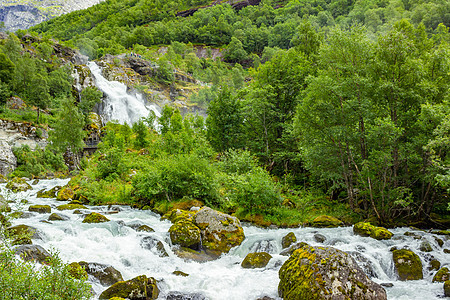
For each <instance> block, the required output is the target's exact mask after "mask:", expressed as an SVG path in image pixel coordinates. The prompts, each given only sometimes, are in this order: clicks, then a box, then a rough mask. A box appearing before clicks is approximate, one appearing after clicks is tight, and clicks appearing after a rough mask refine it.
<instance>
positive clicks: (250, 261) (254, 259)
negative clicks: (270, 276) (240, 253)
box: [241, 252, 272, 269]
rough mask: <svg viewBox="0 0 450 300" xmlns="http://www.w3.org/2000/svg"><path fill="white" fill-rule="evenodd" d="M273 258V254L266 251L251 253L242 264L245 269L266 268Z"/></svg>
mask: <svg viewBox="0 0 450 300" xmlns="http://www.w3.org/2000/svg"><path fill="white" fill-rule="evenodd" d="M271 259H272V255H270V254H269V253H266V252H255V253H249V254H247V256H246V257H245V258H244V260H243V261H242V263H241V266H242V267H243V268H244V269H255V268H264V267H265V266H267V264H268V263H269V261H270V260H271Z"/></svg>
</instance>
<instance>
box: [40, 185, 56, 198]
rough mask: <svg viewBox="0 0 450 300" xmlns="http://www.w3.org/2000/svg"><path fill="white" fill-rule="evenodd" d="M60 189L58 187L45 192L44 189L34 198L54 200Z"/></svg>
mask: <svg viewBox="0 0 450 300" xmlns="http://www.w3.org/2000/svg"><path fill="white" fill-rule="evenodd" d="M60 189H61V187H60V186H59V185H57V186H55V187H53V188H51V189H50V190H48V191H46V190H45V189H42V190H40V191H38V192H37V194H36V197H38V198H56V194H57V193H58V191H59V190H60Z"/></svg>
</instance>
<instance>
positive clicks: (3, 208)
mask: <svg viewBox="0 0 450 300" xmlns="http://www.w3.org/2000/svg"><path fill="white" fill-rule="evenodd" d="M2 212H11V207H10V206H9V205H8V201H6V199H5V198H4V197H3V196H2V195H0V213H2Z"/></svg>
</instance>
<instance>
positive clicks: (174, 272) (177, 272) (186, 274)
mask: <svg viewBox="0 0 450 300" xmlns="http://www.w3.org/2000/svg"><path fill="white" fill-rule="evenodd" d="M172 274H173V275H176V276H182V277H188V276H189V274H188V273H184V272H183V271H173V272H172Z"/></svg>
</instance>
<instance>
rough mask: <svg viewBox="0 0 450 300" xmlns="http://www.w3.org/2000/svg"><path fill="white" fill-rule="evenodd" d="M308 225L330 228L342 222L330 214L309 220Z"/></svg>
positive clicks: (340, 224)
mask: <svg viewBox="0 0 450 300" xmlns="http://www.w3.org/2000/svg"><path fill="white" fill-rule="evenodd" d="M310 225H311V226H312V227H319V228H332V227H339V226H342V225H344V223H343V222H342V221H341V220H339V219H338V218H335V217H332V216H327V215H323V216H318V217H317V218H315V219H314V220H312V221H311V223H310Z"/></svg>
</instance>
